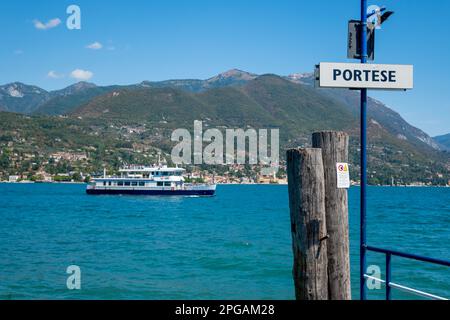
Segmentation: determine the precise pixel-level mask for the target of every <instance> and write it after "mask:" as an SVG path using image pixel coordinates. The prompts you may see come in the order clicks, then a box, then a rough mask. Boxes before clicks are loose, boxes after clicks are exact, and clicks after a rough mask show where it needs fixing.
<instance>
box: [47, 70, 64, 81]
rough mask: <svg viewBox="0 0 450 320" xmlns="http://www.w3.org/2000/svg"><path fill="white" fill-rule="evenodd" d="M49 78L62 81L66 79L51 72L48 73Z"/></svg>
mask: <svg viewBox="0 0 450 320" xmlns="http://www.w3.org/2000/svg"><path fill="white" fill-rule="evenodd" d="M47 77H49V78H51V79H61V78H64V75H63V74H60V73H57V72H56V71H53V70H51V71H49V72H48V73H47Z"/></svg>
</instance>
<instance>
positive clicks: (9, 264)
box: [0, 184, 450, 299]
mask: <svg viewBox="0 0 450 320" xmlns="http://www.w3.org/2000/svg"><path fill="white" fill-rule="evenodd" d="M84 188H85V186H84V185H71V184H67V185H64V184H0V221H1V222H0V298H1V299H50V298H51V299H67V298H74V299H293V298H294V290H293V282H292V277H291V268H292V254H291V238H290V226H289V224H290V223H289V210H288V195H287V186H265V185H262V186H256V185H234V186H218V190H217V196H216V197H213V198H182V197H180V198H168V197H143V196H137V197H133V196H87V195H85V193H84ZM358 192H359V189H358V188H352V189H350V226H351V230H350V242H351V262H352V289H353V297H354V298H358V254H359V251H358V241H359V239H358V236H359V226H358V223H359V220H358V217H359V211H358V206H359V202H358V198H359V196H358ZM368 195H369V198H368V203H369V219H368V226H369V230H368V241H369V244H371V245H376V246H383V247H390V248H395V249H402V250H406V251H409V252H413V253H418V254H424V255H429V256H432V257H436V258H449V257H450V244H449V240H450V239H449V238H450V237H449V236H450V188H447V189H445V188H389V187H386V188H384V187H371V188H369V193H368ZM368 263H369V264H378V265H380V268H381V270H382V272H383V274H382V276H383V277H384V256H383V255H380V254H375V253H370V254H369V259H368ZM72 264H75V265H78V266H79V267H80V268H81V272H82V274H81V290H68V289H67V287H66V279H67V276H68V275H67V274H66V268H67V266H69V265H72ZM393 281H394V282H397V283H402V284H404V285H409V286H413V287H414V288H418V289H422V290H426V291H430V292H432V293H435V294H439V295H443V296H446V297H450V270H449V269H447V268H443V267H436V266H432V265H429V264H426V263H419V262H410V261H408V260H404V259H401V258H393ZM382 297H383V289H381V290H370V291H369V298H373V299H376V298H382ZM393 297H394V298H400V299H408V298H414V296H410V295H406V294H403V293H401V292H398V291H396V290H394V292H393Z"/></svg>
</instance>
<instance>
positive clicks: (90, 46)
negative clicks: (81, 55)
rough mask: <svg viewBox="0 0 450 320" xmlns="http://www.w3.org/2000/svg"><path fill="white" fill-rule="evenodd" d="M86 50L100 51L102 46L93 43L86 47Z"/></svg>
mask: <svg viewBox="0 0 450 320" xmlns="http://www.w3.org/2000/svg"><path fill="white" fill-rule="evenodd" d="M86 48H88V49H92V50H100V49H101V48H103V45H102V44H101V43H100V42H97V41H96V42H94V43H91V44H89V45H87V46H86Z"/></svg>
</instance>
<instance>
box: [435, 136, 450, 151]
mask: <svg viewBox="0 0 450 320" xmlns="http://www.w3.org/2000/svg"><path fill="white" fill-rule="evenodd" d="M433 139H434V140H435V141H436V142H437V143H439V144H440V145H441V146H442V148H443V149H444V150H447V151H450V133H449V134H444V135H442V136H437V137H434V138H433Z"/></svg>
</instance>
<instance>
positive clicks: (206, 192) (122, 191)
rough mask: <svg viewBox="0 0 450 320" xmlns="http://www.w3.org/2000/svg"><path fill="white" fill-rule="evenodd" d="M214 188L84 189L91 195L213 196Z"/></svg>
mask: <svg viewBox="0 0 450 320" xmlns="http://www.w3.org/2000/svg"><path fill="white" fill-rule="evenodd" d="M215 191H216V190H215V189H207V190H199V189H196V190H142V189H140V190H139V189H134V190H133V189H130V190H125V189H86V193H87V194H91V195H102V194H103V195H105V194H113V195H114V194H115V195H120V194H123V195H147V196H213V195H214V194H215Z"/></svg>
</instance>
